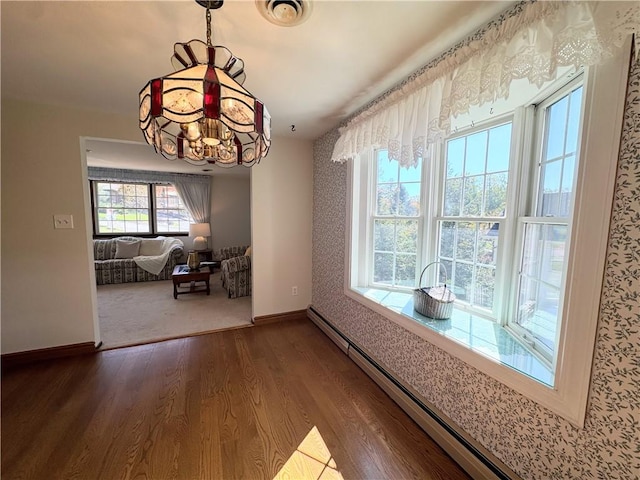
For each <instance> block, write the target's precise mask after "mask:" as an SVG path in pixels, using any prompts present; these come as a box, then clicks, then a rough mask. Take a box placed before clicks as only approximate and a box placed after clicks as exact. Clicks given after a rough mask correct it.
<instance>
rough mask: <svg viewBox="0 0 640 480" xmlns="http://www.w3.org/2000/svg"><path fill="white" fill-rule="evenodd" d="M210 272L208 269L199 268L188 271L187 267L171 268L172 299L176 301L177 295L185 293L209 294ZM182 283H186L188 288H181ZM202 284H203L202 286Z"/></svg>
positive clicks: (177, 266)
mask: <svg viewBox="0 0 640 480" xmlns="http://www.w3.org/2000/svg"><path fill="white" fill-rule="evenodd" d="M210 275H211V270H210V269H209V267H200V268H199V269H198V270H190V269H189V267H188V266H187V265H176V266H175V267H174V268H173V273H172V274H171V279H172V280H173V298H175V299H177V298H178V295H184V294H185V293H204V292H207V295H209V293H210V291H211V290H210V289H209V276H210ZM183 283H188V284H189V286H188V287H182V286H181V285H182V284H183ZM203 283H204V284H203Z"/></svg>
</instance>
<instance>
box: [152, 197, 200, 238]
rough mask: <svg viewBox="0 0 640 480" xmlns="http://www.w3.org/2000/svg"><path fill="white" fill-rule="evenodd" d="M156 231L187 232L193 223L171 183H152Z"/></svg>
mask: <svg viewBox="0 0 640 480" xmlns="http://www.w3.org/2000/svg"><path fill="white" fill-rule="evenodd" d="M153 189H154V190H153V191H154V206H155V208H154V211H155V216H154V218H155V226H156V228H155V230H156V233H187V232H189V224H190V223H193V220H192V219H191V215H190V214H189V211H188V210H187V209H186V208H185V206H184V205H183V204H182V200H181V199H180V195H178V192H177V191H176V188H175V187H174V186H173V185H154V186H153Z"/></svg>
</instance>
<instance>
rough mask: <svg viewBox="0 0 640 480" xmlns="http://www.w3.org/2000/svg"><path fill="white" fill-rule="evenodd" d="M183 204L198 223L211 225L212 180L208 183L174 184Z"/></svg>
mask: <svg viewBox="0 0 640 480" xmlns="http://www.w3.org/2000/svg"><path fill="white" fill-rule="evenodd" d="M173 185H174V186H175V187H176V191H177V192H178V195H180V198H181V199H182V203H184V206H185V207H187V210H189V213H190V214H191V217H192V218H193V220H194V221H195V222H196V223H209V220H210V219H211V180H210V179H207V181H206V182H190V181H181V180H178V181H175V182H174V184H173Z"/></svg>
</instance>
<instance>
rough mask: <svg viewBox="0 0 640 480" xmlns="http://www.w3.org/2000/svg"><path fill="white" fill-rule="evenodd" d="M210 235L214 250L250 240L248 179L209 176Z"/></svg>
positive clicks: (249, 190) (249, 187) (210, 242)
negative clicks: (210, 177)
mask: <svg viewBox="0 0 640 480" xmlns="http://www.w3.org/2000/svg"><path fill="white" fill-rule="evenodd" d="M211 235H212V236H211V238H209V245H212V248H213V249H214V250H216V249H218V248H221V247H232V246H235V245H249V244H250V243H251V179H250V177H249V176H248V175H247V176H244V175H242V176H240V175H238V176H234V175H224V176H217V177H215V176H214V177H213V178H212V179H211Z"/></svg>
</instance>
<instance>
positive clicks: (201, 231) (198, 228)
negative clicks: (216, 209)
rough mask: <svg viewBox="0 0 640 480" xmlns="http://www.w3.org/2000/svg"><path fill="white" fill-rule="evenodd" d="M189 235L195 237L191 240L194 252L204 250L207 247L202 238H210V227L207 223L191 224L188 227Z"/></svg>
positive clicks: (205, 240)
mask: <svg viewBox="0 0 640 480" xmlns="http://www.w3.org/2000/svg"><path fill="white" fill-rule="evenodd" d="M189 235H190V236H191V237H195V238H194V239H193V249H194V250H206V249H207V247H208V246H209V245H208V244H207V239H206V238H204V237H210V236H211V227H210V226H209V224H208V223H192V224H190V225H189Z"/></svg>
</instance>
